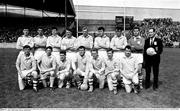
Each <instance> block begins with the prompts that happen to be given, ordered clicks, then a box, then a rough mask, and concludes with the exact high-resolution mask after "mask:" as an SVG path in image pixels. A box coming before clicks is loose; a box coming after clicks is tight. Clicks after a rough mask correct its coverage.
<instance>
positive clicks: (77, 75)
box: [73, 72, 82, 89]
mask: <svg viewBox="0 0 180 111" xmlns="http://www.w3.org/2000/svg"><path fill="white" fill-rule="evenodd" d="M73 76H74V81H75V82H76V83H77V87H78V89H80V87H81V84H82V82H81V77H80V74H79V72H74V74H73Z"/></svg>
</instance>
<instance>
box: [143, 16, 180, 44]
mask: <svg viewBox="0 0 180 111" xmlns="http://www.w3.org/2000/svg"><path fill="white" fill-rule="evenodd" d="M152 26H153V27H154V28H155V29H156V31H157V35H158V36H159V37H160V38H161V39H162V40H163V42H164V45H167V46H171V45H173V42H179V38H180V22H172V19H171V18H163V19H161V18H159V19H144V20H143V22H142V23H141V24H140V27H141V34H142V36H143V37H147V30H148V28H149V27H152Z"/></svg>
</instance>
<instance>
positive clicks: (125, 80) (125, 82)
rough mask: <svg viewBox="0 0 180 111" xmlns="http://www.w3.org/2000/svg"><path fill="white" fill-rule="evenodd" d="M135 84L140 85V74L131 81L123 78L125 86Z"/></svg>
mask: <svg viewBox="0 0 180 111" xmlns="http://www.w3.org/2000/svg"><path fill="white" fill-rule="evenodd" d="M132 82H133V83H135V84H138V83H139V79H138V73H137V74H135V75H134V76H133V77H132V78H131V79H126V78H125V77H123V83H124V84H127V85H128V84H131V83H132Z"/></svg>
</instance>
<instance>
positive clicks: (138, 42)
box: [128, 27, 145, 89]
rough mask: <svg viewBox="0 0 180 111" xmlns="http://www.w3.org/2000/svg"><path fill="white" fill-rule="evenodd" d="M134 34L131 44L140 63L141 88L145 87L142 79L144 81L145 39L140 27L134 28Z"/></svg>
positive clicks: (130, 40)
mask: <svg viewBox="0 0 180 111" xmlns="http://www.w3.org/2000/svg"><path fill="white" fill-rule="evenodd" d="M133 35H134V36H132V37H131V38H130V39H129V41H128V42H129V45H130V46H131V48H132V55H133V56H135V57H136V58H137V60H138V63H139V70H138V73H139V86H140V89H143V85H142V81H143V73H142V64H143V49H144V43H145V39H144V38H143V37H141V36H140V32H139V28H138V27H135V28H134V29H133Z"/></svg>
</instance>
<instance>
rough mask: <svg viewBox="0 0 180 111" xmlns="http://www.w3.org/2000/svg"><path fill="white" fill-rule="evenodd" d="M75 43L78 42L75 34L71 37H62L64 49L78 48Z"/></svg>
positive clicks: (62, 47)
mask: <svg viewBox="0 0 180 111" xmlns="http://www.w3.org/2000/svg"><path fill="white" fill-rule="evenodd" d="M75 43H76V38H75V37H73V36H72V37H71V38H68V37H65V38H63V39H62V42H61V49H62V50H67V49H69V50H71V49H75V48H76V46H75Z"/></svg>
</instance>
